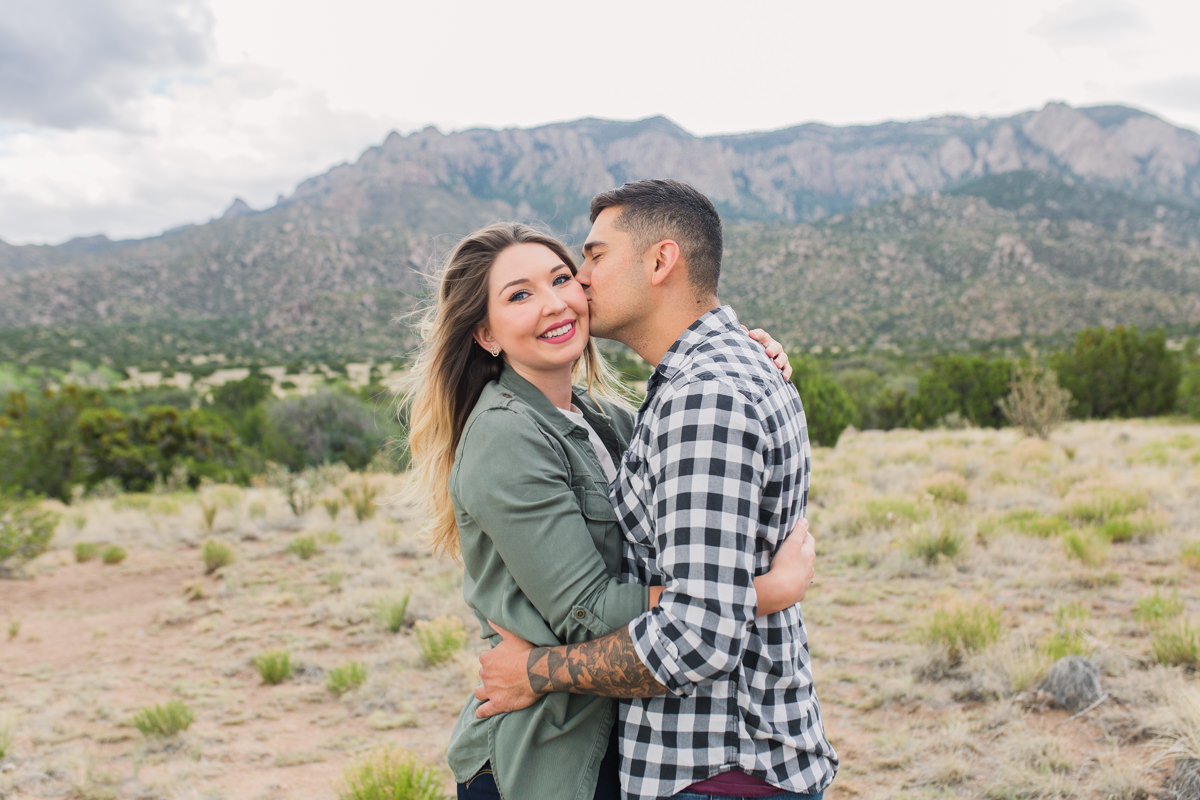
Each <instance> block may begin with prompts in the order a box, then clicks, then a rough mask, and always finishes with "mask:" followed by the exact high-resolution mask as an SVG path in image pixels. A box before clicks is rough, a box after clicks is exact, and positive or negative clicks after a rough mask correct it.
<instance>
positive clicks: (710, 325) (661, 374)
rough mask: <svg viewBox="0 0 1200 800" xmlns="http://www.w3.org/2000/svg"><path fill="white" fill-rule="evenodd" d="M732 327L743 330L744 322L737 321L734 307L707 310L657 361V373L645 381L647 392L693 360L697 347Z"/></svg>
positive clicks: (651, 391) (649, 393)
mask: <svg viewBox="0 0 1200 800" xmlns="http://www.w3.org/2000/svg"><path fill="white" fill-rule="evenodd" d="M731 330H733V331H739V330H741V323H740V322H738V318H737V314H735V313H733V309H732V308H730V307H729V306H718V307H717V308H714V309H713V310H712V311H707V312H705V313H704V315H703V316H702V317H700V319H698V320H696V321H695V322H693V323H692V324H691V325H689V326H688V329H687V330H686V331H684V332H683V333H682V334H680V336H679V338H678V339H676V340H675V344H673V345H671V348H670V349H669V350H667V352H666V354H665V355H664V356H663V357H662V361H659V362H658V367H657V368H656V369H655V370H654V374H652V375H651V376H650V379H649V380H648V381H647V382H646V395H647V396H649V395H651V394H652V393H653V392H654V390H655V389H656V388H657V387H658V386H659V384H661V383H665V382H666V381H668V380H670V379H671V377H672V376H673V375H674V374H675V373H676V372H678V371H679V370H681V369H683V367H684V366H685V365H686V364H687V363H688V362H690V361H691V360H692V354H693V352H694V351H695V350H696V348H698V347H700V346H701V345H702V344H704V343H706V342H707V341H708V340H710V339H711V338H712V337H714V336H719V335H721V334H722V333H727V332H729V331H731Z"/></svg>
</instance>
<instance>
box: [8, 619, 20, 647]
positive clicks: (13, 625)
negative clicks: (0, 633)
mask: <svg viewBox="0 0 1200 800" xmlns="http://www.w3.org/2000/svg"><path fill="white" fill-rule="evenodd" d="M20 633H21V622H20V620H15V619H14V620H13V621H12V622H10V623H8V640H9V641H10V642H11V641H12V640H13V639H15V638H17V636H19V635H20Z"/></svg>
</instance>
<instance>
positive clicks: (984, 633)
mask: <svg viewBox="0 0 1200 800" xmlns="http://www.w3.org/2000/svg"><path fill="white" fill-rule="evenodd" d="M921 637H922V638H923V640H924V641H925V642H926V643H927V644H930V645H932V646H934V647H935V648H938V649H939V650H940V651H941V653H942V655H943V656H944V657H945V659H946V662H947V663H948V664H949V665H950V666H957V665H958V664H961V663H962V660H963V658H964V657H965V656H966V655H967V654H968V653H978V652H981V651H983V650H986V649H987V648H988V647H989V646H991V645H992V644H994V643H995V642H996V640H997V639H999V638H1000V612H999V610H997V609H994V608H991V607H990V606H986V605H982V604H980V605H973V606H965V607H960V608H955V609H953V610H949V609H945V608H941V609H938V610H937V611H935V612H934V614H933V619H932V620H930V622H929V624H928V625H927V626H926V627H925V628H924V630H923V631H922V632H921Z"/></svg>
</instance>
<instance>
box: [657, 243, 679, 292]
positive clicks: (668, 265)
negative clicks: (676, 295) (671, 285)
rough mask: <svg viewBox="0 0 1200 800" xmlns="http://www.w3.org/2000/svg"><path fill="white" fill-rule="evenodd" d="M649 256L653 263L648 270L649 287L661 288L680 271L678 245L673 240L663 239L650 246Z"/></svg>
mask: <svg viewBox="0 0 1200 800" xmlns="http://www.w3.org/2000/svg"><path fill="white" fill-rule="evenodd" d="M650 255H651V256H653V258H654V263H653V265H652V266H651V268H650V285H651V286H662V285H663V284H664V283H666V281H667V279H668V278H670V277H671V275H672V274H674V273H675V272H676V271H678V270H682V269H683V266H682V261H681V258H680V252H679V244H678V243H677V242H676V241H675V240H674V239H663V240H662V241H661V242H658V243H657V244H654V245H651V247H650Z"/></svg>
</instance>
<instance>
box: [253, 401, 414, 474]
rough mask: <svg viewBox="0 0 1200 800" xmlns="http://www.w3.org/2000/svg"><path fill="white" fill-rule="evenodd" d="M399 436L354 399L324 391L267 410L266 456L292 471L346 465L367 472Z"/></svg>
mask: <svg viewBox="0 0 1200 800" xmlns="http://www.w3.org/2000/svg"><path fill="white" fill-rule="evenodd" d="M393 434H394V432H393V431H392V430H391V428H390V427H389V426H388V425H386V424H380V423H379V422H377V421H376V419H375V416H374V414H373V413H372V410H371V408H370V407H369V406H367V405H366V404H365V403H363V402H362V401H361V400H359V399H358V398H357V397H355V396H354V395H351V394H345V393H342V392H335V391H331V390H329V389H319V390H318V391H316V392H314V393H312V394H309V395H297V396H293V397H288V398H285V399H283V400H280V401H278V402H276V403H272V404H271V405H270V406H268V407H267V412H266V428H265V430H264V433H263V441H262V448H263V455H264V456H266V457H267V458H269V459H270V460H272V461H276V462H279V463H281V464H286V465H287V467H288V468H289V469H291V470H292V471H300V470H303V469H304V468H306V467H314V466H318V465H320V464H332V463H335V462H339V461H340V462H342V463H344V464H345V465H346V466H348V467H350V469H355V470H357V469H363V468H364V467H366V466H367V465H368V464H370V463H371V459H372V458H374V456H375V454H376V453H377V452H378V451H379V449H380V447H381V446H382V445H383V443H384V442H386V441H387V440H388V439H389V437H390V436H392V435H393Z"/></svg>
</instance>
